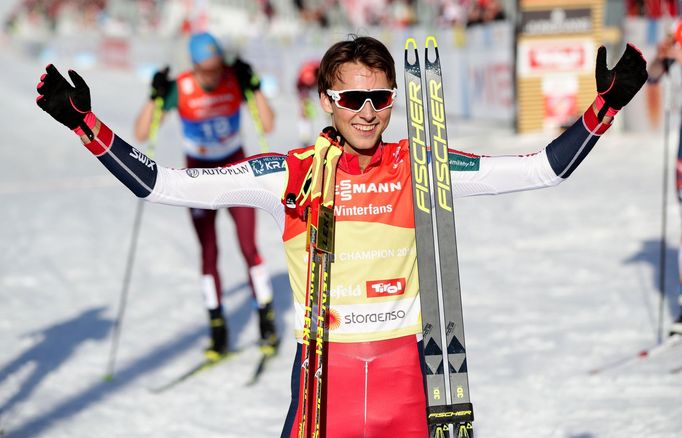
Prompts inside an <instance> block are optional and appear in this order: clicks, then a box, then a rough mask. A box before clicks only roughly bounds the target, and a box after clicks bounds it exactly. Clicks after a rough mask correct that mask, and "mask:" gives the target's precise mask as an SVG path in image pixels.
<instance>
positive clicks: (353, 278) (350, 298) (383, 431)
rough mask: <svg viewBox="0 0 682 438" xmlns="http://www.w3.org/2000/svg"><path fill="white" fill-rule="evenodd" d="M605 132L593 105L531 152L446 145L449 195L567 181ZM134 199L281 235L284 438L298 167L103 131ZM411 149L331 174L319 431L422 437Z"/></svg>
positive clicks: (268, 157) (105, 158)
mask: <svg viewBox="0 0 682 438" xmlns="http://www.w3.org/2000/svg"><path fill="white" fill-rule="evenodd" d="M609 126H610V125H606V124H601V123H599V122H598V121H597V119H596V116H595V114H594V112H593V111H592V109H591V108H590V109H588V111H587V112H586V113H585V114H584V115H583V117H581V118H580V119H579V120H578V121H577V122H576V123H575V124H574V125H573V126H571V127H570V128H568V129H567V130H566V131H565V132H563V133H562V134H561V135H560V136H559V137H558V138H556V139H555V140H554V141H552V142H551V143H550V144H549V145H547V146H546V147H545V148H543V149H542V150H540V151H539V152H536V153H533V154H528V155H514V156H478V155H473V154H468V153H463V152H458V151H455V150H450V152H449V161H450V172H451V176H452V191H453V196H454V197H455V198H459V197H465V196H473V195H484V194H491V195H492V194H499V193H507V192H515V191H521V190H531V189H538V188H543V187H550V186H554V185H557V184H559V183H561V182H562V181H564V180H565V179H566V178H567V177H568V176H570V175H571V173H572V172H573V171H574V170H575V168H576V167H577V166H578V165H579V164H580V163H581V162H582V160H583V159H584V158H585V157H586V156H587V154H588V153H589V152H590V151H591V150H592V148H593V146H594V145H595V143H596V141H597V140H598V139H599V137H600V135H601V134H602V133H603V132H604V131H605V130H606V129H607V128H608V127H609ZM86 146H87V147H88V149H90V150H91V152H93V153H94V154H95V155H96V156H97V157H98V158H99V160H100V161H101V162H102V163H103V164H104V165H105V166H106V167H107V168H108V169H109V170H110V171H111V172H112V173H113V174H114V175H115V176H116V177H117V178H119V179H120V180H121V181H122V182H123V183H124V184H125V185H126V186H127V187H129V188H130V190H131V191H133V192H134V193H135V194H136V195H137V196H139V197H142V198H144V199H146V200H148V201H150V202H156V203H162V204H170V205H180V206H188V207H193V208H209V209H217V208H223V207H227V206H234V205H243V206H249V207H256V208H260V209H262V210H264V211H266V212H268V213H269V214H270V215H271V216H272V217H273V218H274V220H275V223H276V224H277V228H278V230H279V232H280V233H281V236H282V240H283V242H284V248H285V251H286V257H287V262H288V267H289V279H290V283H291V288H292V291H293V294H294V314H295V320H294V324H295V331H296V337H297V339H298V341H299V343H298V345H299V347H298V351H297V352H296V356H295V360H294V365H293V370H292V385H291V390H292V402H291V406H290V409H289V413H288V415H287V419H286V422H285V425H284V428H283V432H282V436H283V437H295V436H296V435H297V430H298V422H299V418H300V406H299V402H300V398H299V394H298V391H299V385H298V383H299V382H298V376H299V372H300V371H299V366H300V362H299V361H300V357H301V355H300V348H301V347H300V345H301V344H300V342H301V336H302V328H303V316H304V303H305V295H304V294H305V289H306V287H305V280H306V273H305V272H306V266H307V264H306V261H307V259H306V257H307V253H306V250H305V228H306V227H305V222H304V221H303V220H302V219H301V218H300V217H299V216H298V215H297V214H294V213H293V212H292V210H291V209H288V208H286V207H285V206H284V204H283V202H282V196H283V195H284V194H285V191H286V187H287V182H288V180H289V179H290V178H291V176H292V175H293V172H296V170H295V169H293V168H291V167H292V163H293V161H291V160H292V158H291V157H292V155H293V154H291V153H290V154H289V157H288V158H287V157H285V156H284V155H279V154H263V155H257V156H254V157H250V158H248V159H246V160H244V161H242V162H240V163H236V164H233V165H230V166H227V167H223V168H217V169H170V168H163V167H158V166H157V165H156V163H155V162H153V161H152V160H150V159H148V158H147V157H145V156H144V155H143V154H142V153H140V152H138V151H137V150H136V149H134V148H133V147H132V146H130V145H129V144H128V143H126V142H125V141H123V140H122V139H120V138H119V137H117V136H116V135H115V134H113V133H112V132H111V131H110V130H109V129H108V128H107V127H106V126H104V125H103V126H102V129H101V131H100V132H99V134H98V136H97V137H96V138H95V140H94V141H93V142H91V143H89V144H87V145H86ZM411 177H412V175H411V171H410V165H409V151H408V143H407V141H406V140H402V141H400V142H397V143H381V144H380V145H379V147H378V148H377V151H376V153H375V155H374V156H373V158H372V160H371V163H370V164H369V165H368V166H367V168H366V169H365V170H364V171H361V169H360V167H359V165H358V161H357V158H356V157H355V156H353V155H352V154H348V153H343V154H342V156H341V159H340V161H339V167H338V170H337V175H336V184H337V186H336V193H335V206H334V213H335V216H336V219H337V224H336V227H337V228H336V233H337V234H336V239H335V240H336V248H335V261H334V263H333V264H332V268H331V294H330V298H329V304H330V313H331V315H332V316H331V319H330V322H329V330H328V334H329V347H328V356H327V357H328V367H327V377H326V382H327V386H326V394H327V398H326V400H327V402H326V403H327V405H326V409H325V413H326V423H325V424H326V429H325V435H324V436H326V437H328V438H341V437H358V436H366V437H376V436H387V435H388V436H400V437H407V438H412V437H415V438H416V437H420V438H421V437H425V436H427V425H426V415H425V412H426V405H425V403H426V402H425V394H424V392H425V389H424V383H423V373H422V369H423V368H422V366H421V365H422V364H421V344H420V338H421V327H420V307H419V290H418V277H417V275H418V272H417V261H416V253H415V237H414V218H413V207H412V191H411Z"/></svg>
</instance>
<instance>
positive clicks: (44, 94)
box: [36, 64, 96, 140]
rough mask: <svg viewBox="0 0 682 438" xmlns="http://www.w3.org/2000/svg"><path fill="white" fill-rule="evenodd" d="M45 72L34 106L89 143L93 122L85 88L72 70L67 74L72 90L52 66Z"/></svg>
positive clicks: (87, 92)
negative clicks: (85, 138) (86, 137)
mask: <svg viewBox="0 0 682 438" xmlns="http://www.w3.org/2000/svg"><path fill="white" fill-rule="evenodd" d="M45 72H46V73H45V74H43V75H42V76H41V77H40V83H39V84H38V86H37V87H36V89H37V90H38V94H39V96H38V98H37V99H36V103H37V104H38V106H39V107H40V108H42V110H43V111H45V112H46V113H48V114H49V115H51V116H52V118H54V119H55V120H56V121H58V122H59V123H61V124H63V125H65V126H66V127H67V128H69V129H71V130H73V131H75V132H76V134H78V135H83V134H85V135H87V136H88V138H90V139H91V140H92V139H93V138H94V135H93V134H92V131H91V128H92V127H93V126H94V125H95V120H96V118H95V116H94V115H93V114H92V111H91V109H90V88H88V85H87V84H86V83H85V81H84V80H83V78H82V77H80V75H79V74H78V73H76V72H75V71H73V70H69V77H70V78H71V81H72V82H73V86H72V85H71V84H70V83H69V82H68V81H67V80H66V79H65V78H64V76H62V75H61V73H59V71H58V70H57V68H56V67H55V66H54V65H52V64H50V65H48V66H47V67H45ZM86 119H87V120H86Z"/></svg>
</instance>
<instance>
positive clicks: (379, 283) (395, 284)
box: [367, 278, 405, 298]
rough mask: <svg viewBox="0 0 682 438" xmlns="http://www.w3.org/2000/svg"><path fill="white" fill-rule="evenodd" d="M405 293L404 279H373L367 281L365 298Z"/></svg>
mask: <svg viewBox="0 0 682 438" xmlns="http://www.w3.org/2000/svg"><path fill="white" fill-rule="evenodd" d="M404 293H405V279H404V278H392V279H390V280H374V281H368V282H367V298H378V297H388V296H395V295H402V294H404Z"/></svg>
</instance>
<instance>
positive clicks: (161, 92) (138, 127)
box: [133, 67, 175, 143]
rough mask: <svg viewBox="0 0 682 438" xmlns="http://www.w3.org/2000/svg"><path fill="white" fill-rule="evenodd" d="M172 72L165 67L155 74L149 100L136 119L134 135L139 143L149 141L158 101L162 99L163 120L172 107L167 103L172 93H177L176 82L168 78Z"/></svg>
mask: <svg viewBox="0 0 682 438" xmlns="http://www.w3.org/2000/svg"><path fill="white" fill-rule="evenodd" d="M169 72H170V67H165V68H164V69H162V70H160V71H157V72H156V73H154V76H153V77H152V83H151V86H150V93H149V100H148V101H147V102H145V103H144V105H143V106H142V109H140V112H139V113H138V115H137V117H136V118H135V124H134V127H133V133H134V135H135V140H137V141H138V142H139V143H143V142H145V141H147V140H148V139H149V135H150V131H151V126H152V122H153V120H154V115H155V114H154V112H155V111H156V107H157V103H156V100H157V99H161V103H162V111H163V113H162V114H161V120H160V122H162V121H163V117H164V115H165V113H166V110H167V109H168V108H169V107H170V105H169V102H168V101H167V99H168V97H169V96H170V95H171V93H172V92H175V81H172V80H171V79H170V77H169V76H168V74H169Z"/></svg>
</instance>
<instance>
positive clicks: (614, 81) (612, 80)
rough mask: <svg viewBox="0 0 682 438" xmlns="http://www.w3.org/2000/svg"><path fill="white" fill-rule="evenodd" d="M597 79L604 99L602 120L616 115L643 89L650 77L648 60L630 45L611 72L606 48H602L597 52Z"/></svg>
mask: <svg viewBox="0 0 682 438" xmlns="http://www.w3.org/2000/svg"><path fill="white" fill-rule="evenodd" d="M595 77H596V79H597V93H598V94H599V97H601V98H602V99H603V105H602V106H601V107H600V108H599V114H598V115H597V117H598V119H599V120H601V119H602V118H603V117H604V115H610V116H613V115H615V113H617V112H618V111H619V110H620V109H621V108H623V107H624V106H625V105H627V104H628V102H630V100H632V98H633V97H635V94H637V92H638V91H639V89H640V88H642V85H644V83H645V82H646V79H647V77H648V74H647V72H646V60H645V59H644V56H642V52H640V51H639V49H638V48H637V47H635V46H633V45H632V44H630V43H628V44H627V46H626V47H625V52H624V53H623V56H621V58H620V60H619V61H618V63H617V64H616V66H615V67H613V69H611V70H609V69H608V68H607V67H606V48H605V47H604V46H601V47H599V50H598V51H597V65H596V68H595ZM597 100H598V101H599V98H598V99H597Z"/></svg>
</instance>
